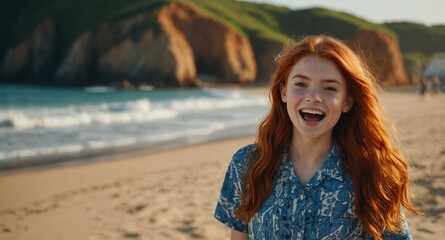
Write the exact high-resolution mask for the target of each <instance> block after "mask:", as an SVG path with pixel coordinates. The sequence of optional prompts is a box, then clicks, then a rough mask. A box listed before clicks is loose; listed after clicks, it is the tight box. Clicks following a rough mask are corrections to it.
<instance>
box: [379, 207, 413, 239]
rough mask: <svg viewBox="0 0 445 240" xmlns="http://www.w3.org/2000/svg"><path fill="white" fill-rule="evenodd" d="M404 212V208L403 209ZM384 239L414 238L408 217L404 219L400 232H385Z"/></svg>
mask: <svg viewBox="0 0 445 240" xmlns="http://www.w3.org/2000/svg"><path fill="white" fill-rule="evenodd" d="M401 211H402V214H403V209H401ZM383 239H385V240H412V239H413V238H412V237H411V233H410V231H409V227H408V223H407V222H406V219H403V229H400V231H399V232H398V233H392V232H388V231H386V232H384V233H383Z"/></svg>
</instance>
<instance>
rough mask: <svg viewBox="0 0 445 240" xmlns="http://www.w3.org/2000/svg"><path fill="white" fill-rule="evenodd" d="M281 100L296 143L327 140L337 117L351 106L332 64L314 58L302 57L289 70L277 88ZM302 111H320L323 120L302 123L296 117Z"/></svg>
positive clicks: (337, 72)
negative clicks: (285, 78) (301, 140)
mask: <svg viewBox="0 0 445 240" xmlns="http://www.w3.org/2000/svg"><path fill="white" fill-rule="evenodd" d="M281 98H282V101H283V102H285V103H286V107H287V111H288V115H289V117H290V119H291V121H292V123H293V125H294V128H293V137H294V138H295V137H296V138H300V139H302V138H307V139H312V140H316V139H319V140H321V139H326V138H331V136H332V131H333V128H334V126H335V124H337V122H338V120H339V118H340V116H341V114H342V113H343V112H347V111H349V110H350V109H351V107H352V104H353V100H352V97H351V96H349V95H348V91H347V88H346V81H345V79H344V77H343V76H342V74H341V73H340V71H339V70H338V68H337V66H336V65H335V63H334V62H332V61H331V60H329V59H326V58H322V57H319V56H316V55H309V56H305V57H303V58H302V59H300V60H299V61H298V62H297V63H296V64H295V65H294V66H293V67H292V70H291V72H290V74H289V76H288V78H287V81H286V85H283V86H282V88H281ZM302 109H312V110H319V111H322V112H323V113H324V114H325V117H324V118H323V119H322V120H320V121H316V122H313V121H305V120H304V119H303V118H302V116H301V115H300V111H301V110H302Z"/></svg>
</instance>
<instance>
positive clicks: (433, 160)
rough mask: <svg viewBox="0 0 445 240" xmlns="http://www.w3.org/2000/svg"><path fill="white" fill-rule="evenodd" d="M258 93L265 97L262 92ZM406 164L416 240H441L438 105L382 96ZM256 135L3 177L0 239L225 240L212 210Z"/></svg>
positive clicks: (442, 126) (441, 119) (412, 96)
mask: <svg viewBox="0 0 445 240" xmlns="http://www.w3.org/2000/svg"><path fill="white" fill-rule="evenodd" d="M257 92H260V93H262V94H264V93H265V90H264V89H263V90H259V91H257ZM382 102H383V103H384V106H385V109H386V111H387V113H388V115H389V116H390V117H391V118H392V119H393V120H394V123H395V126H396V128H397V130H398V136H399V140H400V144H401V149H402V151H403V153H404V154H405V155H406V156H407V157H408V159H409V161H410V173H411V178H412V189H413V193H414V195H415V197H416V198H415V203H416V206H418V207H419V209H420V210H421V211H423V212H424V215H422V216H413V215H411V214H408V215H407V217H408V222H409V225H410V230H411V233H412V235H413V238H414V239H428V240H429V239H442V238H443V236H444V235H445V228H444V226H445V96H438V97H432V96H430V95H427V96H425V98H424V99H421V98H420V97H419V96H418V94H417V92H414V90H409V89H408V90H391V91H385V92H384V93H383V95H382ZM253 141H254V136H250V137H244V138H237V139H228V140H222V141H215V142H210V143H203V144H197V145H191V146H187V147H182V148H178V149H173V150H166V151H161V152H154V153H149V154H143V155H133V156H132V155H129V156H126V157H120V158H117V159H113V160H110V161H97V162H93V163H88V164H81V165H69V166H63V167H51V168H45V169H39V170H32V171H20V172H16V173H10V174H4V175H0V195H1V197H0V239H2V240H8V239H64V240H66V239H89V240H93V239H228V238H229V230H228V229H227V228H226V227H225V226H223V225H222V224H220V223H219V222H217V221H216V220H214V218H213V211H214V207H215V204H216V201H217V198H218V195H219V191H220V186H221V182H222V179H223V177H224V173H225V171H226V167H227V165H228V163H229V161H230V158H231V156H232V154H233V153H234V152H235V151H236V150H237V149H238V148H239V147H242V146H244V145H246V144H249V143H252V142H253Z"/></svg>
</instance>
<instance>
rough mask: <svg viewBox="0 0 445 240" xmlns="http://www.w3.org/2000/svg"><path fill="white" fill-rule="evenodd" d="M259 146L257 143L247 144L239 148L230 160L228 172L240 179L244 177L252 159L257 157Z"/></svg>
mask: <svg viewBox="0 0 445 240" xmlns="http://www.w3.org/2000/svg"><path fill="white" fill-rule="evenodd" d="M256 152H257V148H256V145H255V144H249V145H246V146H244V147H242V148H240V149H238V150H237V151H236V152H235V153H234V154H233V157H232V160H231V161H230V164H229V167H228V171H227V174H230V175H232V177H235V178H237V179H238V180H241V179H242V176H243V174H244V172H245V170H246V168H247V167H248V166H249V165H250V163H251V161H252V160H253V159H254V158H255V155H256Z"/></svg>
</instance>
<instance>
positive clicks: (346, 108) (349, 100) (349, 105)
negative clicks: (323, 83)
mask: <svg viewBox="0 0 445 240" xmlns="http://www.w3.org/2000/svg"><path fill="white" fill-rule="evenodd" d="M353 105H354V98H352V96H351V95H348V96H347V97H346V101H345V106H343V112H344V113H347V112H349V110H351V108H352V106H353Z"/></svg>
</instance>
